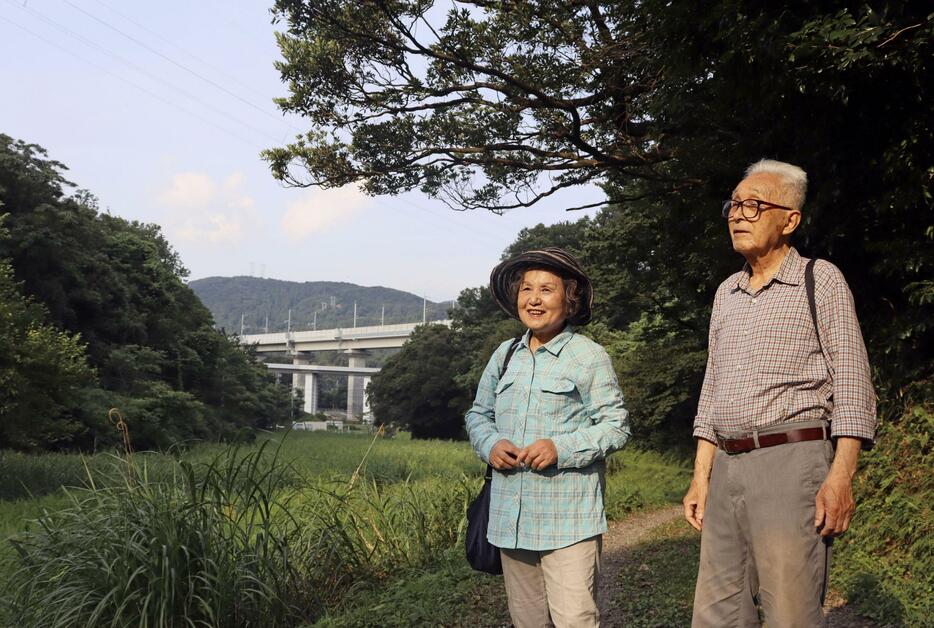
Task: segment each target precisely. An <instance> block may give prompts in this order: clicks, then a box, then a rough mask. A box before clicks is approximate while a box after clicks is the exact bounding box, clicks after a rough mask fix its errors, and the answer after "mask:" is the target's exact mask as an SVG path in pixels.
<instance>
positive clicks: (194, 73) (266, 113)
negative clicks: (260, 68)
mask: <svg viewBox="0 0 934 628" xmlns="http://www.w3.org/2000/svg"><path fill="white" fill-rule="evenodd" d="M62 1H63V2H64V3H65V4H67V5H68V6H70V7H72V8H73V9H75V10H77V11H79V12H81V13H83V14H84V15H86V16H88V17H89V18H91V19H92V20H94V21H96V22H98V23H100V24H103V25H104V26H106V27H107V28H109V29H111V30H112V31H114V32H116V33H119V34H120V35H122V36H123V37H126V38H127V39H129V40H130V41H132V42H133V43H135V44H136V45H138V46H140V47H142V48H144V49H146V50H148V51H149V52H151V53H152V54H154V55H157V56H158V57H161V58H162V59H165V60H166V61H168V62H169V63H171V64H172V65H174V66H176V67H178V68H181V69H182V70H184V71H185V72H188V73H189V74H191V75H192V76H195V77H197V78H199V79H201V80H202V81H204V82H205V83H207V84H208V85H211V86H212V87H214V88H215V89H219V90H220V91H222V92H224V93H225V94H227V95H228V96H230V97H231V98H235V99H237V100H239V101H240V102H242V103H243V104H245V105H247V106H248V107H252V108H253V109H255V110H257V111H259V112H260V113H261V114H263V115H264V116H267V117H270V118H272V119H273V120H276V121H279V122H282V118H280V117H278V116H275V115H273V114H271V113H269V111H267V110H266V109H263V108H262V107H260V106H259V105H257V104H255V103H253V102H251V101H249V100H247V99H245V98H242V97H241V96H239V95H238V94H235V93H234V92H232V91H230V90H229V89H227V88H226V87H224V86H223V85H221V84H220V83H217V82H215V81H214V80H212V79H210V78H208V77H206V76H204V75H203V74H201V73H200V72H197V71H195V70H192V69H191V68H189V67H188V66H186V65H184V64H182V63H179V62H178V61H176V60H175V59H172V58H171V57H169V56H168V55H165V54H163V53H161V52H160V51H158V50H156V49H155V48H153V47H152V46H150V45H149V44H147V43H145V42H143V41H140V40H139V39H137V38H136V37H133V36H132V35H130V34H129V33H126V32H124V31H122V30H121V29H119V28H117V27H116V26H114V25H113V24H111V23H109V22H108V21H107V20H104V19H102V18H99V17H97V16H96V15H94V14H93V13H90V12H88V11H85V10H84V9H82V8H81V7H79V6H78V5H76V4H75V3H74V2H71V0H62Z"/></svg>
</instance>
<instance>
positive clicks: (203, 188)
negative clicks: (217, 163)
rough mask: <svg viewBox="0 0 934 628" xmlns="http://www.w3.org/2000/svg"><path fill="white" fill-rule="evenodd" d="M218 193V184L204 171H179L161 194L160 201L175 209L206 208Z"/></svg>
mask: <svg viewBox="0 0 934 628" xmlns="http://www.w3.org/2000/svg"><path fill="white" fill-rule="evenodd" d="M216 195H217V186H216V185H215V184H214V181H212V180H211V177H210V176H208V175H206V174H204V173H202V172H179V173H178V174H176V175H175V176H173V177H172V184H171V185H170V186H169V187H168V188H167V189H165V190H163V191H162V193H161V194H159V201H160V202H161V203H162V204H164V205H168V206H169V207H172V208H174V209H204V208H205V207H207V206H208V205H210V203H211V202H212V201H213V200H214V197H215V196H216Z"/></svg>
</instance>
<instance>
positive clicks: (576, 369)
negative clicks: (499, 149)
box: [466, 248, 630, 628]
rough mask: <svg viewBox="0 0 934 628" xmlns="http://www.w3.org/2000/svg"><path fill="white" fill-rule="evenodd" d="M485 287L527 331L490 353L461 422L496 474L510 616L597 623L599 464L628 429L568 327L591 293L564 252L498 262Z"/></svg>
mask: <svg viewBox="0 0 934 628" xmlns="http://www.w3.org/2000/svg"><path fill="white" fill-rule="evenodd" d="M490 289H491V290H492V292H493V297H494V298H495V299H496V301H497V303H498V304H499V306H500V307H501V308H502V309H503V310H505V311H506V313H507V314H509V315H510V316H512V317H513V318H518V319H519V320H520V321H522V323H523V324H524V325H525V326H526V327H527V328H528V331H526V333H525V334H524V335H522V336H521V337H520V338H518V339H516V340H509V341H506V342H504V343H503V344H501V345H500V346H499V348H498V349H497V350H496V351H495V352H494V354H493V356H492V357H491V358H490V361H489V363H488V364H487V366H486V369H485V370H484V372H483V375H482V376H481V379H480V385H479V386H478V388H477V397H476V399H475V400H474V403H473V407H471V409H470V410H469V411H468V412H467V416H466V421H467V432H468V434H469V435H470V442H471V444H472V445H473V448H474V450H475V451H476V452H477V454H478V455H479V456H480V457H481V458H482V459H483V460H485V461H487V462H488V463H489V464H490V465H492V466H493V468H494V469H496V470H497V472H496V473H494V474H493V484H492V493H491V497H490V521H489V527H488V529H487V538H488V539H489V541H490V543H492V544H493V545H495V546H496V547H499V548H500V553H501V556H502V563H503V578H504V580H505V585H506V595H507V598H508V600H509V614H510V615H511V616H512V621H513V623H514V624H515V625H516V627H517V628H524V627H525V626H535V627H539V626H552V625H557V626H575V627H577V626H598V625H599V613H598V611H597V604H596V592H597V578H598V576H599V573H600V548H601V539H602V534H603V533H604V532H606V529H607V526H606V514H605V512H604V506H603V492H604V469H605V463H604V458H606V456H607V455H608V454H610V453H611V452H613V451H616V450H617V449H619V448H621V447H622V446H623V444H625V442H626V441H627V440H628V439H629V434H630V432H629V424H628V421H627V412H626V409H625V408H624V407H623V397H622V394H621V393H620V390H619V384H618V383H617V380H616V375H615V373H614V372H613V366H612V364H611V362H610V358H609V356H607V354H606V351H605V350H604V349H603V348H602V347H601V346H600V345H598V344H596V343H595V342H593V341H592V340H590V339H588V338H586V337H584V336H582V335H580V334H578V333H576V332H575V330H574V327H573V326H574V325H584V324H586V323H588V322H589V321H590V317H591V307H592V303H593V287H592V286H591V283H590V279H589V278H588V277H587V275H586V274H585V273H584V271H583V270H582V269H581V267H580V265H579V264H578V263H577V261H576V260H575V259H574V258H573V257H571V255H570V254H568V253H567V252H566V251H563V250H562V249H558V248H547V249H542V250H535V251H528V252H526V253H523V254H521V255H518V256H516V257H513V258H512V259H509V260H506V261H504V262H502V263H501V264H499V265H498V266H497V267H496V268H494V269H493V272H492V274H491V275H490ZM510 352H511V353H510ZM507 354H509V361H508V364H507V365H506V369H505V371H504V372H503V365H504V362H506V357H507ZM501 372H502V376H500V373H501Z"/></svg>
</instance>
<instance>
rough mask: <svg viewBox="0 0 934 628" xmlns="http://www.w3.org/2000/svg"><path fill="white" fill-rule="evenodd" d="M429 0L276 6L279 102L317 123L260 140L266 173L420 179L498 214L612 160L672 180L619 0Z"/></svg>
mask: <svg viewBox="0 0 934 628" xmlns="http://www.w3.org/2000/svg"><path fill="white" fill-rule="evenodd" d="M437 5H439V6H436V3H435V2H433V1H426V0H402V1H372V2H359V1H358V0H312V1H310V2H307V1H301V0H279V1H278V2H277V3H276V5H275V8H274V9H273V11H274V14H275V16H276V18H277V19H278V20H283V21H285V22H286V24H287V29H286V30H285V31H284V32H283V33H279V34H278V40H279V46H280V47H281V50H282V55H283V60H282V61H281V62H279V63H278V64H277V67H278V69H279V70H280V72H281V73H282V77H283V79H284V80H285V81H286V82H287V83H288V86H289V91H290V92H291V95H290V96H289V97H287V98H282V99H279V100H278V101H277V102H278V104H279V106H280V107H281V108H282V109H283V111H286V112H289V113H295V114H299V115H301V116H303V117H305V118H306V119H307V120H308V121H309V122H310V123H311V124H312V125H314V128H313V129H312V130H311V131H309V132H308V133H307V134H305V135H304V136H300V137H299V138H298V139H297V141H296V142H294V143H292V144H289V145H287V146H286V147H284V148H273V149H270V150H267V151H265V153H264V156H265V158H266V159H267V160H268V161H269V163H270V164H271V167H272V171H273V174H274V175H275V176H276V177H277V178H279V179H280V180H283V181H285V182H287V183H288V184H291V185H296V186H309V185H320V186H324V187H333V186H341V185H346V184H349V183H354V182H358V183H361V184H362V185H363V187H364V189H365V190H366V191H367V192H369V193H371V194H395V193H398V192H402V191H407V190H411V189H415V188H419V189H421V190H422V191H423V192H425V193H427V194H430V195H432V196H434V197H437V198H440V199H442V200H444V201H445V202H446V203H448V204H449V205H450V206H451V207H453V208H455V209H488V210H492V211H496V212H501V211H504V210H507V209H510V208H515V207H524V206H529V205H532V204H534V203H535V202H537V201H538V200H540V199H542V198H545V197H547V196H550V195H551V194H553V193H555V192H557V191H558V190H561V189H563V188H568V187H571V186H576V185H581V184H584V183H588V182H593V181H601V180H604V179H605V178H606V175H607V172H610V171H612V172H613V173H615V174H616V175H617V176H632V177H635V178H639V179H654V180H667V179H668V176H667V174H666V173H665V172H664V169H663V168H662V167H661V165H662V164H664V162H665V161H666V160H667V159H668V158H669V157H670V151H669V150H668V149H667V148H666V146H665V143H664V141H663V138H662V137H660V135H659V134H658V132H657V131H656V130H655V129H654V128H653V125H652V123H651V121H650V120H649V119H648V118H647V117H646V116H645V115H644V113H643V109H644V108H643V107H642V106H641V103H640V99H641V98H642V97H643V96H644V95H645V94H647V93H649V92H651V90H652V89H653V85H654V82H655V80H656V76H655V74H654V70H653V69H652V65H651V63H649V59H648V58H647V56H646V53H645V46H644V45H643V42H642V39H641V35H640V34H639V29H638V24H637V21H636V19H637V16H636V14H635V13H634V12H633V11H632V10H631V5H630V3H628V2H552V1H550V0H543V1H540V2H535V1H526V2H489V1H484V0H476V1H467V2H453V3H450V4H445V3H437ZM445 7H449V8H448V10H447V12H446V13H443V11H444V9H445ZM680 183H683V181H682V182H680ZM672 184H673V185H678V182H672ZM597 204H600V203H597Z"/></svg>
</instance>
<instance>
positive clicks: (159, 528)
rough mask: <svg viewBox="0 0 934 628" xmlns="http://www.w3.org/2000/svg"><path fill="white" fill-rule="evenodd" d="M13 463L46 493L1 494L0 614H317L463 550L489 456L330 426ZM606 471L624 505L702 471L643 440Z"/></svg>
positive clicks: (44, 618)
mask: <svg viewBox="0 0 934 628" xmlns="http://www.w3.org/2000/svg"><path fill="white" fill-rule="evenodd" d="M3 461H4V462H3V464H5V465H6V467H5V468H6V469H13V468H15V469H16V470H17V473H18V474H19V477H20V485H21V486H26V485H28V484H30V483H31V486H32V489H30V490H34V491H35V492H36V493H38V494H40V495H42V494H45V496H43V497H38V498H35V499H32V500H22V499H20V500H16V501H12V500H8V501H2V500H0V531H2V533H3V534H4V535H7V536H8V535H11V534H14V533H16V537H15V538H14V539H13V543H12V544H11V543H10V542H9V541H7V542H5V543H4V549H3V550H0V560H3V561H4V564H2V565H0V590H3V591H5V595H4V598H5V602H6V611H5V612H6V616H3V615H0V623H4V625H6V624H7V623H13V622H16V623H18V624H21V625H43V626H46V625H48V626H56V625H58V626H66V625H94V624H107V625H150V626H154V625H163V624H166V623H170V624H172V625H238V626H239V625H243V626H248V625H268V626H276V625H298V624H300V623H304V622H313V621H314V620H315V619H316V618H318V617H320V616H322V615H323V614H324V613H333V612H338V610H339V609H342V608H345V607H347V608H349V607H348V606H347V605H348V600H353V603H352V604H351V605H350V606H351V607H353V606H354V604H356V602H357V601H358V599H357V596H351V597H348V592H349V591H351V590H357V591H364V590H375V589H370V587H372V586H375V585H377V584H378V583H383V582H393V581H395V580H397V579H398V578H399V574H409V573H417V570H419V569H426V568H432V567H431V566H432V565H433V564H435V563H437V561H438V560H439V557H442V556H445V557H447V558H446V560H450V557H451V556H452V554H451V552H452V551H453V552H455V553H456V552H457V551H458V549H459V547H460V545H461V543H462V540H463V528H464V524H465V519H464V512H465V510H466V506H467V504H468V502H469V501H470V499H472V497H473V496H474V495H475V494H476V492H477V491H478V490H479V487H480V484H481V482H482V480H481V474H482V471H483V468H484V465H483V464H482V463H481V462H480V461H479V460H478V459H477V458H476V456H475V455H474V453H473V451H472V450H471V449H470V446H469V445H468V444H467V443H463V442H441V441H413V440H409V439H407V438H395V439H392V440H390V439H383V438H376V439H375V440H374V439H373V438H372V437H370V436H366V435H347V434H322V433H291V434H287V435H282V434H266V435H262V436H260V437H259V438H258V439H257V442H255V443H253V444H250V445H245V446H242V447H240V448H231V447H227V446H222V445H216V444H214V445H212V444H203V445H199V446H196V447H192V448H190V449H189V450H187V451H184V452H174V453H173V455H165V454H144V453H136V454H133V456H132V457H131V458H130V459H126V458H122V457H119V456H114V455H97V456H91V457H84V458H82V457H80V456H66V455H53V456H49V457H48V458H45V457H42V456H34V457H29V456H15V455H6V456H4V457H3ZM31 464H34V465H35V468H36V469H39V472H37V473H36V474H34V477H30V473H31V469H32V467H31V466H30V465H31ZM608 469H609V473H608V481H607V505H608V511H609V513H610V514H611V516H612V515H617V516H618V515H624V514H626V513H628V512H632V511H634V510H639V509H643V508H651V507H655V506H660V505H662V504H665V503H669V502H671V501H673V500H676V499H677V498H678V497H679V496H680V492H681V491H682V490H683V487H684V484H685V483H686V478H687V477H688V472H689V471H688V469H687V467H686V466H685V465H684V464H683V463H681V462H680V461H678V460H675V459H671V458H666V457H663V456H660V455H658V454H654V453H644V452H639V451H635V450H630V451H626V452H622V453H619V454H615V455H614V456H613V457H612V458H611V459H610V461H609V463H608ZM4 482H5V487H6V490H7V491H9V492H11V493H13V494H17V493H16V490H21V489H15V490H14V489H13V488H10V487H15V482H13V481H12V480H9V479H7V480H4ZM56 482H58V483H59V484H58V485H57V486H56V485H55V483H56ZM62 486H70V487H76V488H70V489H67V491H66V490H63V489H62V488H61V487H62ZM28 519H33V520H34V522H33V523H31V524H27V523H26V520H28ZM14 546H15V547H17V548H18V552H17V553H16V554H14V553H13V552H11V548H12V547H14ZM413 570H415V571H413ZM361 587H362V588H361ZM423 610H424V609H423ZM351 612H353V611H352V610H351ZM3 620H6V621H3Z"/></svg>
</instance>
